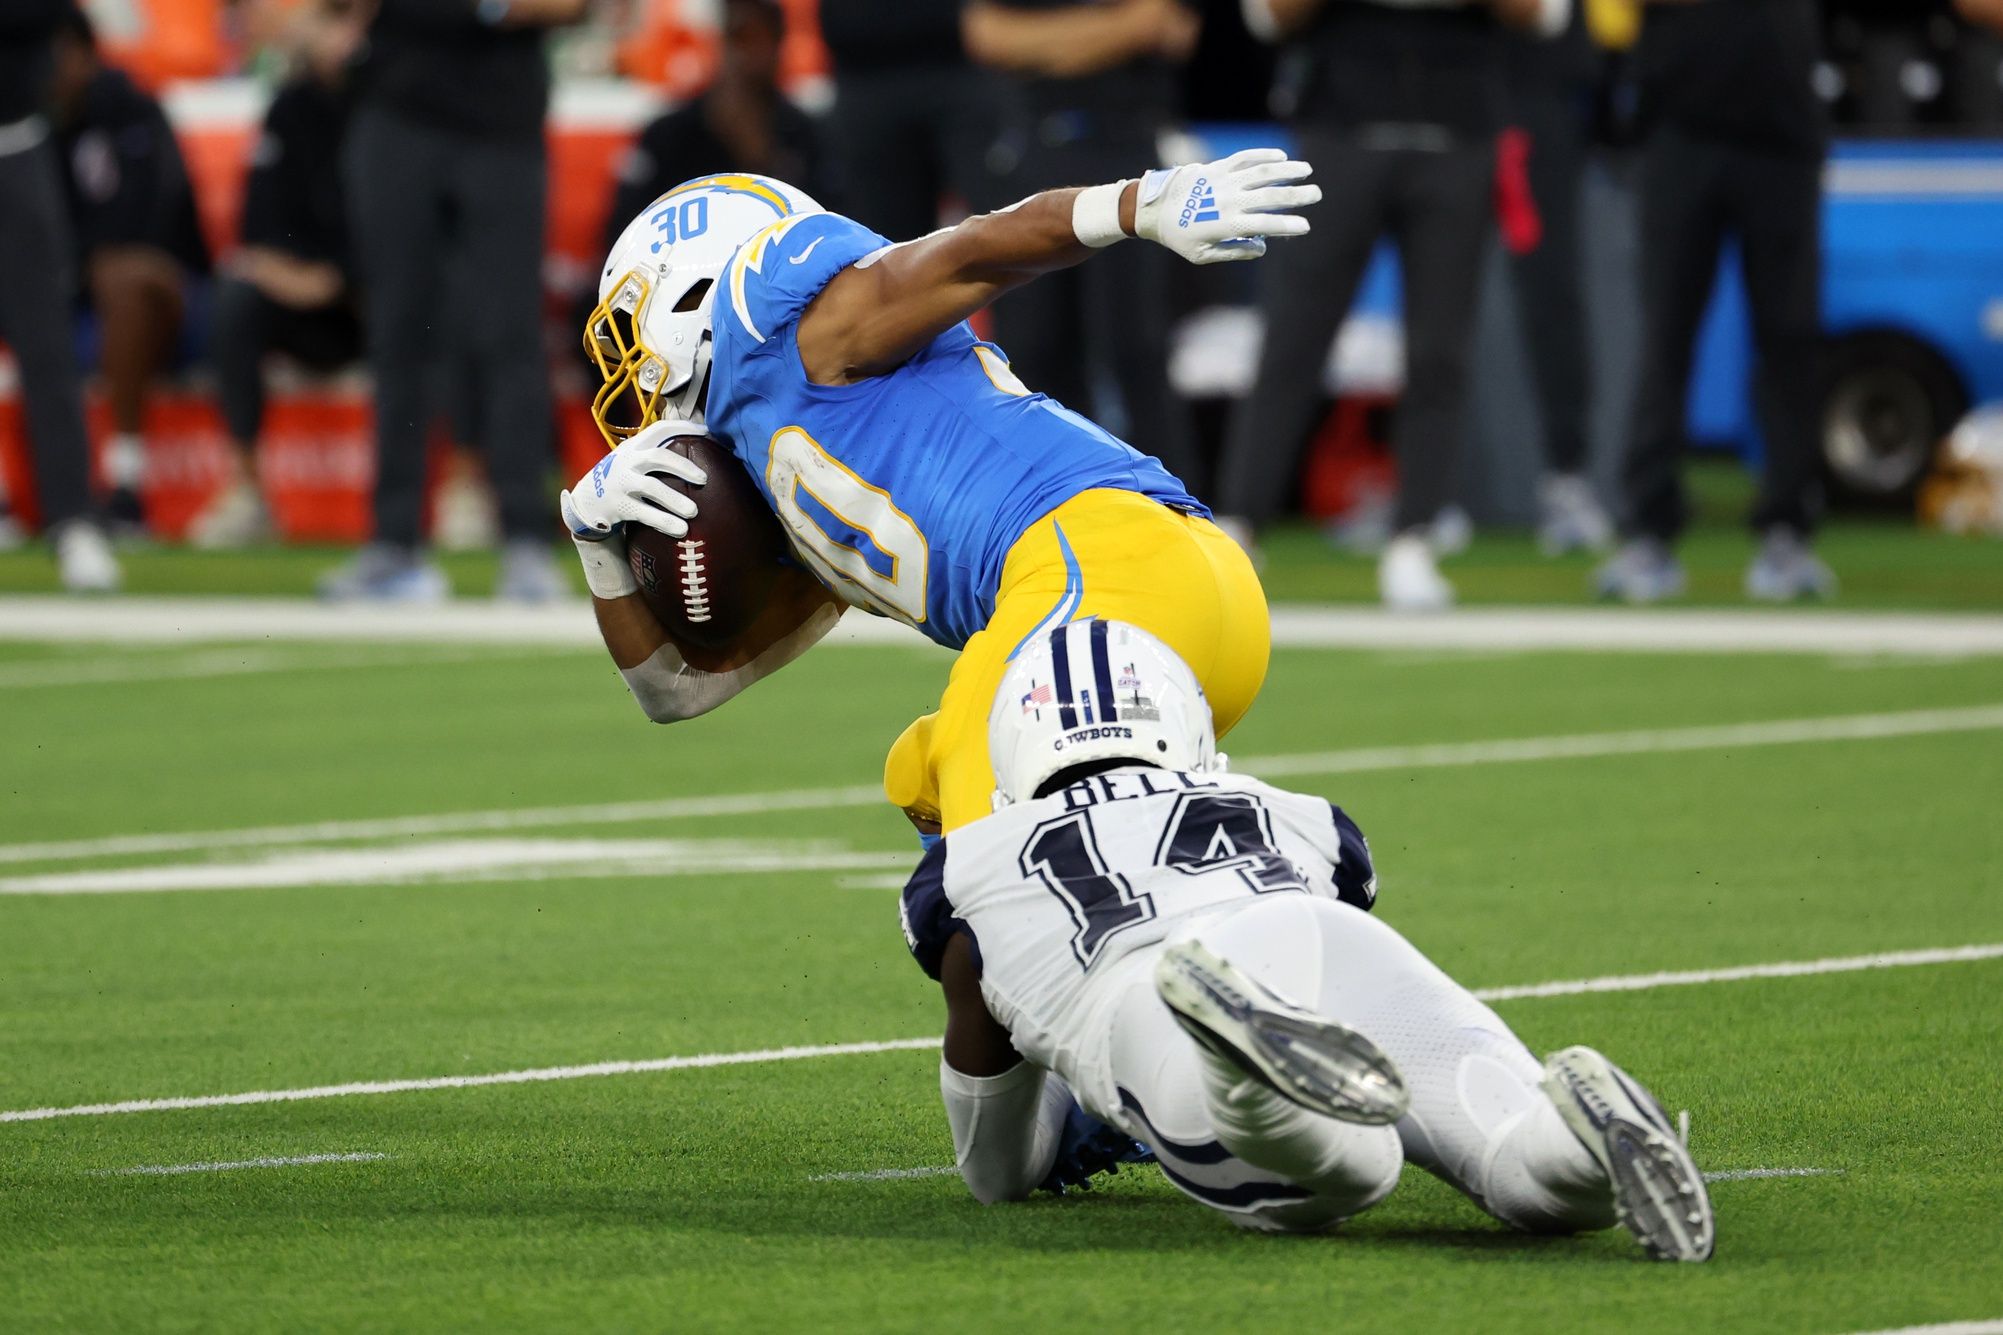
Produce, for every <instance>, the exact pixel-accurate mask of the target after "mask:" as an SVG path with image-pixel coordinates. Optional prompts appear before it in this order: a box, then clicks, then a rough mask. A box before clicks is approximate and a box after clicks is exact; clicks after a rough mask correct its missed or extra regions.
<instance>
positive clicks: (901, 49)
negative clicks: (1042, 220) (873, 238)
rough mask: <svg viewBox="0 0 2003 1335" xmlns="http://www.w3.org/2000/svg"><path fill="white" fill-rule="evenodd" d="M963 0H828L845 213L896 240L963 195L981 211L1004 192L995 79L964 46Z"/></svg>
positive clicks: (834, 126)
mask: <svg viewBox="0 0 2003 1335" xmlns="http://www.w3.org/2000/svg"><path fill="white" fill-rule="evenodd" d="M962 3H963V0H888V2H887V0H821V37H822V40H824V41H825V42H826V43H827V47H828V54H829V55H830V56H831V57H832V58H833V60H834V67H835V104H834V107H833V108H832V110H831V111H830V113H829V127H830V130H831V131H832V133H831V136H830V143H831V145H832V146H833V148H834V151H835V152H836V154H837V155H838V158H837V161H836V162H835V172H836V175H837V177H838V179H840V180H841V181H843V182H846V183H847V185H848V187H849V192H848V194H846V195H844V196H843V199H844V201H845V203H846V204H847V209H846V211H847V212H848V214H849V215H850V216H852V217H853V218H855V220H856V221H857V222H860V223H862V224H863V225H864V226H866V227H868V228H870V229H872V230H873V231H877V232H881V233H882V234H883V235H885V236H887V237H890V238H891V239H892V240H894V241H908V240H910V239H911V238H913V237H918V236H923V235H924V234H925V233H927V232H930V231H931V230H932V229H933V228H935V227H937V226H938V225H939V209H940V201H941V200H942V199H943V198H945V197H946V196H947V195H957V196H958V197H959V198H960V200H961V202H963V203H964V204H965V205H966V206H967V207H968V208H969V209H970V210H972V211H974V212H982V211H985V210H987V209H991V208H995V207H998V206H999V205H1001V204H1003V203H1005V202H1006V201H1005V200H1003V199H1001V198H999V197H998V195H997V193H996V189H995V183H994V177H993V173H991V172H990V171H989V170H988V166H987V160H988V152H989V150H990V149H991V148H992V147H993V145H994V139H995V133H996V127H997V124H998V117H999V109H998V104H997V101H996V98H997V89H996V86H995V82H994V80H993V79H992V78H991V77H989V76H988V74H987V73H986V72H985V71H983V70H982V69H980V68H979V67H978V66H975V65H972V64H969V63H968V61H967V58H966V55H965V53H964V51H963V50H962V48H961V44H960V9H961V6H962Z"/></svg>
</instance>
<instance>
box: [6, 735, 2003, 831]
mask: <svg viewBox="0 0 2003 1335" xmlns="http://www.w3.org/2000/svg"><path fill="white" fill-rule="evenodd" d="M1998 729H2003V704H1991V705H1974V706H1970V707H1967V708H1961V709H1916V710H1907V711H1904V712H1901V713H1891V714H1842V715H1836V716H1834V717H1829V718H1809V719H1782V720H1777V721H1773V722H1766V723H1728V724H1720V725H1705V726H1699V727H1688V728H1646V729H1641V730H1638V731H1632V732H1588V733H1575V734H1569V735H1564V734H1561V735H1557V736H1550V737H1517V738H1508V739H1503V740H1499V741H1488V742H1442V743H1437V744H1432V745H1421V746H1377V747H1359V748H1353V749H1350V750H1346V751H1321V752H1311V753H1305V754H1301V753H1296V754H1292V755H1279V756H1251V757H1241V758H1239V760H1238V768H1239V769H1241V770H1243V771H1244V772H1246V773H1248V774H1256V775H1260V776H1262V777H1273V778H1282V777H1287V776H1295V775H1313V774H1358V773H1363V772H1366V771H1383V770H1403V769H1435V768H1442V767H1451V766H1463V765H1498V764H1522V763H1527V762H1532V761H1545V760H1580V759H1587V758H1592V757H1600V756H1629V755H1647V754H1652V753H1667V752H1683V751H1712V750H1743V749H1751V748H1754V747H1763V746H1788V745H1798V744H1804V743H1813V742H1845V741H1870V740H1879V739H1883V738H1891V737H1918V736H1926V735H1930V734H1937V733H1961V732H1988V731H1994V730H1998ZM882 800H883V795H882V792H881V791H880V790H879V789H877V788H875V787H874V786H862V785H857V786H854V787H847V788H807V789H793V790H790V791H784V792H772V793H734V794H727V795H723V796H717V797H670V798H660V799H656V800H652V801H639V802H612V803H596V804H591V805H581V806H565V807H525V808H516V809H513V810H507V809H503V810H494V811H463V812H447V813H442V814H439V815H429V816H392V817H386V818H383V819H379V820H343V821H322V822H319V823H316V824H306V825H277V826H264V827H258V828H249V829H237V830H205V831H191V832H186V833H172V834H135V835H111V836H107V837H103V838H94V839H70V840H55V841H49V842H44V843H26V844H0V863H9V862H63V861H71V860H75V859H80V858H99V857H120V856H128V855H133V854H142V853H183V852H195V851H204V852H205V851H209V850H214V849H226V848H260V847H265V846H268V845H273V844H296V843H316V842H317V843H331V842H343V841H351V840H363V839H396V838H411V837H420V836H429V835H443V834H469V833H477V832H483V831H501V830H534V829H552V828H560V827H565V826H576V825H619V824H628V823H637V822H656V821H667V820H685V819H697V818H702V817H709V816H742V815H760V814H763V813H766V812H780V811H814V810H833V809H842V808H849V807H868V806H874V805H876V804H877V803H878V802H881V801H882Z"/></svg>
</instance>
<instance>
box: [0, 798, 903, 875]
mask: <svg viewBox="0 0 2003 1335" xmlns="http://www.w3.org/2000/svg"><path fill="white" fill-rule="evenodd" d="M882 800H883V790H882V789H881V788H877V787H875V786H874V785H871V786H867V787H865V786H863V785H860V784H858V785H856V786H853V787H849V788H808V789H796V790H793V791H789V792H772V793H729V794H725V795H723V796H718V797H668V798H659V799H655V800H653V801H643V802H605V803H594V804H591V805H588V806H570V807H517V808H512V809H509V808H502V809H499V810H493V811H453V812H445V813H442V814H439V815H435V816H388V817H384V818H382V819H379V820H330V821H317V822H312V823H309V824H303V825H265V826H257V827H253V828H249V829H238V830H196V831H188V832H185V833H174V834H128V835H111V836H108V837H105V838H100V839H70V840H59V841H54V842H49V843H39V844H0V863H6V862H67V861H72V860H74V859H78V858H98V857H125V856H131V855H135V854H141V853H189V852H205V851H209V850H212V849H217V850H219V849H225V848H262V847H266V846H269V845H273V844H310V843H341V842H349V841H355V840H364V839H409V838H420V837H423V836H426V835H439V834H476V833H480V832H483V831H500V830H544V829H554V828H558V827H562V826H570V825H625V824H642V823H649V822H654V821H668V820H699V819H702V818H704V817H712V816H756V815H763V814H765V813H768V812H770V813H775V814H776V813H778V812H782V811H817V810H825V809H829V808H844V807H863V806H870V805H873V804H874V803H877V802H881V801H882Z"/></svg>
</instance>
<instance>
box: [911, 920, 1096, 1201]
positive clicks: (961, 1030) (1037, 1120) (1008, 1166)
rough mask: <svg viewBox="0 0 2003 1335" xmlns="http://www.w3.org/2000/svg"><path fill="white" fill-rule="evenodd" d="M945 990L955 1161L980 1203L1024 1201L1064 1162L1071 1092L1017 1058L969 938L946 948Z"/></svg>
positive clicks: (942, 1077)
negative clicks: (984, 989) (984, 992)
mask: <svg viewBox="0 0 2003 1335" xmlns="http://www.w3.org/2000/svg"><path fill="white" fill-rule="evenodd" d="M939 984H940V986H941V987H943V988H944V989H945V992H946V1042H945V1045H944V1048H943V1049H942V1052H941V1060H940V1062H939V1096H940V1097H941V1098H942V1099H944V1100H945V1103H946V1121H947V1122H948V1123H949V1124H950V1125H951V1127H952V1129H953V1159H954V1162H955V1163H956V1164H957V1165H958V1167H959V1169H960V1177H961V1179H962V1180H963V1181H964V1182H966V1184H967V1190H968V1191H970V1192H972V1193H973V1195H974V1199H975V1200H977V1201H979V1202H980V1203H981V1204H983V1205H993V1204H994V1203H995V1202H996V1201H1019V1200H1024V1199H1026V1198H1027V1197H1028V1196H1029V1194H1030V1193H1031V1192H1033V1191H1035V1190H1036V1188H1037V1186H1038V1185H1039V1184H1041V1183H1042V1182H1043V1180H1044V1179H1045V1178H1046V1177H1048V1176H1049V1175H1050V1170H1051V1167H1052V1165H1054V1164H1055V1163H1056V1162H1057V1152H1058V1149H1059V1146H1060V1143H1061V1141H1062V1139H1063V1135H1064V1122H1065V1118H1066V1117H1067V1116H1068V1115H1069V1114H1070V1112H1071V1091H1070V1089H1069V1088H1068V1087H1067V1086H1066V1085H1065V1083H1064V1082H1063V1081H1062V1080H1060V1079H1058V1078H1057V1077H1056V1076H1054V1075H1050V1074H1048V1073H1046V1072H1045V1071H1044V1070H1043V1069H1042V1068H1041V1067H1038V1066H1034V1065H1031V1064H1030V1063H1029V1062H1026V1061H1024V1060H1023V1059H1022V1057H1021V1056H1020V1055H1019V1054H1017V1052H1016V1050H1015V1046H1014V1044H1012V1043H1011V1042H1010V1041H1009V1036H1008V1030H1006V1029H1004V1028H1003V1027H1002V1026H1001V1024H1000V1022H999V1021H997V1020H996V1019H995V1018H994V1016H993V1015H992V1014H991V1013H989V1011H988V1005H987V1001H986V1000H985V999H984V998H983V997H982V996H981V978H980V970H979V968H978V967H977V966H976V965H975V964H974V957H973V951H972V949H971V948H969V946H968V945H967V938H966V937H965V936H955V937H953V939H952V940H951V941H949V942H947V944H946V950H945V953H944V954H943V955H942V956H941V958H940V963H939Z"/></svg>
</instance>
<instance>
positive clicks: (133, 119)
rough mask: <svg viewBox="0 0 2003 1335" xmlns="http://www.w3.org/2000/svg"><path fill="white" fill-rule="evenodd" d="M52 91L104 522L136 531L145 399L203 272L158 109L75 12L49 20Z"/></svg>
mask: <svg viewBox="0 0 2003 1335" xmlns="http://www.w3.org/2000/svg"><path fill="white" fill-rule="evenodd" d="M55 53H56V58H55V80H54V83H53V85H52V88H51V97H52V102H53V105H54V112H55V125H56V141H57V144H58V146H59V147H60V148H61V150H62V153H63V158H64V161H65V163H66V165H67V167H68V169H69V170H68V177H67V179H68V185H69V207H70V227H71V233H72V235H73V236H74V237H75V239H76V240H75V244H76V249H77V254H78V259H79V261H80V273H79V275H78V276H79V278H80V279H81V295H82V299H83V302H84V305H85V307H86V308H87V309H88V310H89V311H90V312H91V313H92V314H94V315H95V316H96V317H97V341H98V369H99V371H100V373H101V374H102V375H103V377H104V393H105V397H106V398H107V399H108V400H109V401H110V405H111V423H112V434H111V437H110V438H109V439H108V440H107V441H106V442H105V447H104V463H103V468H104V476H105V480H106V481H107V482H109V483H110V485H111V494H110V497H109V499H108V501H107V503H106V508H107V510H108V512H109V514H110V517H111V520H112V522H113V523H114V524H117V525H120V526H123V527H126V528H129V529H132V530H135V531H137V530H141V529H143V526H144V524H145V522H146V515H145V506H144V502H143V500H142V498H141V490H142V488H143V486H144V484H145V479H146V438H145V434H144V433H145V429H146V400H147V396H148V394H149V392H150V391H151V389H152V385H153V380H154V378H155V377H156V376H158V375H159V374H161V373H162V372H163V371H165V370H167V369H168V367H169V366H171V365H172V364H173V362H174V359H175V356H176V354H177V353H178V351H179V348H180V343H181V337H182V320H183V317H184V316H185V315H186V313H187V307H188V302H189V298H190V296H191V295H192V294H193V291H192V289H193V287H194V285H195V284H196V283H197V282H198V281H199V280H201V279H203V278H205V277H206V275H207V274H208V271H209V251H208V243H207V242H206V241H204V240H203V238H202V229H201V224H200V222H199V221H198V220H197V218H196V216H195V195H194V191H193V189H192V188H191V187H190V186H189V184H188V168H187V164H186V163H185V162H183V161H182V159H181V149H180V145H179V144H178V143H177V142H176V141H175V139H174V131H173V127H172V126H170V125H169V124H168V122H167V113H166V112H165V111H163V110H162V109H161V107H160V104H159V102H157V101H155V100H154V99H153V98H152V97H151V96H150V95H148V94H147V93H145V92H143V91H141V90H140V88H139V87H138V85H136V84H134V83H133V82H132V80H131V78H130V77H128V76H127V75H126V73H125V72H124V71H123V70H120V69H116V68H113V67H112V66H110V65H108V64H106V63H105V62H104V60H103V58H102V57H101V56H100V54H99V52H98V47H97V34H96V32H95V30H94V29H93V28H92V26H91V22H90V20H89V19H88V18H86V17H85V16H84V14H83V12H82V11H81V10H77V9H71V10H70V11H69V12H68V13H67V14H65V15H64V17H63V19H62V21H61V22H60V23H59V24H58V25H57V28H56V42H55Z"/></svg>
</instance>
